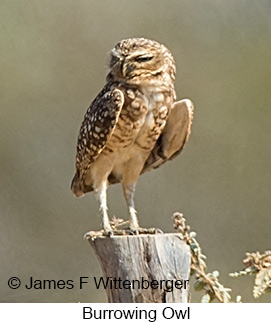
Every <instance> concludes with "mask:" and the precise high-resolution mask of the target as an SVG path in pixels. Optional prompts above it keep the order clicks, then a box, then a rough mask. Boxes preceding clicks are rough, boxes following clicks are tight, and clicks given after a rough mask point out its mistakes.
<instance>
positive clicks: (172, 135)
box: [141, 99, 194, 174]
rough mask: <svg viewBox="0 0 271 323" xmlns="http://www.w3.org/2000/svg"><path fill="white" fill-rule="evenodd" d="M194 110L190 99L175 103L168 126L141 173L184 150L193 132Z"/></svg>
mask: <svg viewBox="0 0 271 323" xmlns="http://www.w3.org/2000/svg"><path fill="white" fill-rule="evenodd" d="M193 112H194V106H193V103H192V101H190V100H188V99H185V100H181V101H178V102H175V103H174V105H173V107H172V109H171V112H170V114H169V116H168V119H167V123H166V126H165V128H164V130H163V132H162V134H161V136H160V137H159V139H158V141H157V143H156V145H155V146H154V148H153V150H152V151H151V153H150V155H149V157H148V159H147V161H146V162H145V165H144V167H143V169H142V172H141V174H143V173H145V172H148V171H150V170H152V169H155V168H157V167H159V166H161V165H162V164H164V163H165V162H166V161H168V160H171V159H173V158H175V157H176V156H177V155H178V154H179V153H180V152H181V151H182V149H183V147H184V145H185V143H186V142H187V140H188V138H189V135H190V132H191V126H192V121H193Z"/></svg>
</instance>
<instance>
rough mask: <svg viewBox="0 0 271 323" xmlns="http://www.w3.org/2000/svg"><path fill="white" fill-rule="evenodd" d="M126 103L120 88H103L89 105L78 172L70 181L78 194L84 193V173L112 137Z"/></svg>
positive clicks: (80, 138)
mask: <svg viewBox="0 0 271 323" xmlns="http://www.w3.org/2000/svg"><path fill="white" fill-rule="evenodd" d="M123 104H124V95H123V93H122V91H121V90H119V89H114V90H111V91H110V90H108V89H107V88H104V89H103V90H102V91H101V92H100V93H99V95H98V96H97V97H96V98H95V100H94V101H93V102H92V104H91V105H90V107H89V108H88V110H87V112H86V114H85V117H84V120H83V122H82V125H81V128H80V132H79V136H78V143H77V154H76V173H75V176H74V178H73V180H72V184H71V190H72V191H73V193H74V194H75V195H76V196H81V195H83V194H84V193H85V189H84V188H83V186H84V179H85V175H86V173H87V171H88V169H89V167H90V165H91V164H92V163H93V162H94V161H95V160H96V159H97V157H98V156H99V155H100V153H101V152H102V150H103V149H104V147H105V145H106V142H107V141H108V139H109V138H110V137H111V135H112V133H113V131H114V129H115V126H116V124H117V121H118V117H119V114H120V111H121V109H122V107H123Z"/></svg>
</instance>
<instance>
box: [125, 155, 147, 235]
mask: <svg viewBox="0 0 271 323" xmlns="http://www.w3.org/2000/svg"><path fill="white" fill-rule="evenodd" d="M145 160H146V157H145V156H144V155H143V154H138V155H137V156H135V157H134V158H133V159H132V160H130V161H129V163H127V165H126V169H125V171H124V174H123V178H122V181H121V184H122V189H123V194H124V197H125V200H126V203H127V206H128V212H129V216H130V229H131V230H133V231H139V229H140V227H139V224H138V219H137V214H136V210H135V203H134V195H135V188H136V182H137V179H138V177H139V175H140V172H141V170H142V166H143V165H144V162H145Z"/></svg>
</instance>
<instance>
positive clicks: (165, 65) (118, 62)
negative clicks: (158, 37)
mask: <svg viewBox="0 0 271 323" xmlns="http://www.w3.org/2000/svg"><path fill="white" fill-rule="evenodd" d="M109 66H110V69H111V71H110V75H111V77H113V78H114V79H116V80H125V81H126V82H129V83H134V84H139V83H142V82H144V81H145V82H151V81H153V82H155V81H162V80H163V79H165V80H167V81H169V80H170V81H172V82H173V81H174V79H175V73H176V69H175V62H174V58H173V56H172V54H171V53H170V51H169V50H168V49H167V48H166V47H165V46H164V45H162V44H159V43H158V42H156V41H153V40H149V39H145V38H129V39H125V40H122V41H120V42H118V43H117V44H116V46H115V47H114V48H113V49H112V51H111V56H110V64H109Z"/></svg>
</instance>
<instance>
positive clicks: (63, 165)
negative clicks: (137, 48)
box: [0, 0, 271, 302]
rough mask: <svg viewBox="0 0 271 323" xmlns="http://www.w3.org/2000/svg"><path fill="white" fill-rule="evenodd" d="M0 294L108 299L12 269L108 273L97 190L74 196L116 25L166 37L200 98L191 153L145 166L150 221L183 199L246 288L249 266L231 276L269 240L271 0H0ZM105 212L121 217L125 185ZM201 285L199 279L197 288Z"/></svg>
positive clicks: (142, 204) (143, 195) (185, 85)
mask: <svg viewBox="0 0 271 323" xmlns="http://www.w3.org/2000/svg"><path fill="white" fill-rule="evenodd" d="M0 7H1V10H0V21H1V32H0V38H1V39H0V43H1V52H0V59H1V74H0V84H1V94H0V95H1V108H0V152H1V153H0V167H1V181H0V212H1V214H0V219H1V225H0V259H1V260H0V261H1V266H0V277H1V282H0V301H1V302H106V301H107V298H106V294H105V292H104V291H103V290H98V291H97V290H96V289H95V288H94V286H93V284H92V288H90V287H89V288H84V289H82V290H80V289H79V288H75V289H71V290H66V289H64V290H55V291H52V290H35V291H34V290H25V289H23V288H21V289H17V290H11V289H9V288H8V286H7V280H8V278H10V277H11V276H17V277H19V278H20V279H21V280H22V282H23V283H27V281H28V279H29V277H30V276H32V277H34V279H55V280H59V279H64V280H67V279H72V280H74V281H77V280H78V279H79V277H80V276H89V277H92V276H96V277H100V276H101V275H102V273H101V269H100V267H99V264H98V261H97V259H96V257H95V255H94V252H93V251H92V249H91V247H90V245H89V244H88V242H87V241H85V240H83V235H84V233H85V232H86V231H88V230H90V229H92V230H97V229H100V219H99V216H98V205H97V202H96V200H95V198H94V196H93V194H88V195H87V196H85V197H84V198H82V199H76V198H75V197H73V195H72V193H71V191H70V189H69V186H70V182H71V179H72V177H73V175H74V161H75V146H76V142H77V135H78V131H79V127H80V124H81V121H82V119H83V115H84V113H85V111H86V109H87V107H88V105H89V104H90V102H91V101H92V100H93V98H94V97H95V96H96V95H97V93H98V92H99V91H100V90H101V88H102V87H103V85H104V82H105V77H106V74H107V72H108V68H107V63H108V57H109V53H110V49H111V48H112V47H113V46H114V45H115V43H116V42H118V41H119V40H121V39H124V38H130V37H145V38H150V39H154V40H157V41H159V42H161V43H163V44H165V45H166V46H167V47H168V48H169V49H170V50H171V52H172V53H173V55H174V57H175V60H176V64H177V78H176V91H177V96H178V99H181V98H190V99H192V100H193V102H194V104H195V119H194V123H193V129H192V135H191V138H190V140H189V142H188V144H187V146H186V148H185V150H184V151H183V153H182V154H181V155H180V156H179V157H178V158H177V159H175V160H174V161H171V162H169V163H167V164H166V165H164V166H163V167H161V168H159V169H158V170H156V171H153V172H151V173H148V174H145V175H143V176H142V177H140V180H139V182H138V186H137V193H136V205H137V209H138V214H139V219H140V223H141V225H142V226H144V227H153V226H155V227H158V228H161V229H162V230H163V231H164V232H172V231H173V227H172V219H171V217H172V214H173V213H174V212H175V211H180V212H182V213H184V215H185V217H186V219H187V223H188V224H189V225H190V226H191V228H192V230H194V231H196V232H197V238H198V241H199V242H200V244H201V246H202V249H203V253H204V254H205V255H206V256H207V258H208V259H207V261H208V270H209V271H212V270H215V269H216V270H218V271H219V272H220V279H221V282H222V283H223V284H224V285H225V286H227V287H231V288H232V289H233V296H236V295H239V294H241V295H242V297H243V301H244V302H270V301H271V296H270V294H269V295H265V296H262V297H261V298H260V299H258V300H255V299H254V298H253V297H252V288H253V278H252V277H241V278H231V277H229V275H228V274H229V273H230V272H233V271H235V270H239V269H242V268H243V264H242V259H243V258H244V257H245V253H246V252H254V251H257V250H259V251H260V252H263V251H264V250H267V249H270V246H271V243H270V242H271V234H270V232H271V230H270V229H271V217H270V209H271V198H270V189H271V171H270V164H271V146H270V142H271V127H270V120H271V119H270V118H271V95H270V80H271V41H270V40H271V19H270V16H271V2H270V1H269V0H261V1H252V0H251V1H244V0H238V1H236V0H228V1H222V0H221V1H213V0H205V1H200V0H198V1H189V0H183V1H180V0H175V1H174V0H172V1H167V0H150V1H143V0H138V1H132V0H114V1H106V0H99V1H94V0H78V1H73V0H47V1H42V0H25V1H20V0H14V1H8V0H1V1H0ZM108 195H109V211H110V214H111V215H116V216H117V217H121V218H127V212H126V206H125V203H124V199H123V196H122V192H121V188H120V186H119V185H116V186H112V187H110V188H109V190H108ZM200 296H201V294H199V293H197V292H192V301H193V302H198V301H199V299H200Z"/></svg>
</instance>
